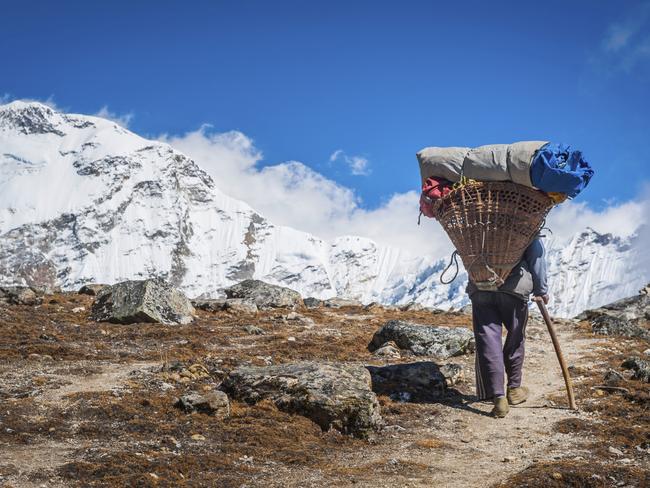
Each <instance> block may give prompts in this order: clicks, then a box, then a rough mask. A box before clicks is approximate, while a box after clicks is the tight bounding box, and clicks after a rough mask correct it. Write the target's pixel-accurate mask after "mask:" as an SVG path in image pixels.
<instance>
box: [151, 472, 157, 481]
mask: <svg viewBox="0 0 650 488" xmlns="http://www.w3.org/2000/svg"><path fill="white" fill-rule="evenodd" d="M149 476H151V477H152V478H153V479H155V480H157V479H158V478H159V476H158V475H157V474H156V473H149Z"/></svg>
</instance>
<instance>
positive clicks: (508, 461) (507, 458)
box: [502, 456, 516, 463]
mask: <svg viewBox="0 0 650 488" xmlns="http://www.w3.org/2000/svg"><path fill="white" fill-rule="evenodd" d="M515 461H516V459H515V458H514V457H513V456H506V457H504V458H503V460H502V462H504V463H514V462H515Z"/></svg>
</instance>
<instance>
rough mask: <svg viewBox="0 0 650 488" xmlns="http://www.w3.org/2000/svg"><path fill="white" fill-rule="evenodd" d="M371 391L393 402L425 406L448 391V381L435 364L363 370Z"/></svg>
mask: <svg viewBox="0 0 650 488" xmlns="http://www.w3.org/2000/svg"><path fill="white" fill-rule="evenodd" d="M366 368H368V371H370V376H371V378H372V391H374V392H375V393H377V394H378V395H388V396H390V397H391V398H392V399H393V400H398V401H413V402H425V401H432V400H436V399H439V398H440V397H442V396H444V394H445V392H446V391H447V380H446V378H445V376H444V375H443V374H442V372H441V371H440V368H439V367H438V365H437V364H436V363H433V362H431V361H421V362H417V363H407V364H391V365H389V366H366Z"/></svg>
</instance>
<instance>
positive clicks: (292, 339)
mask: <svg viewBox="0 0 650 488" xmlns="http://www.w3.org/2000/svg"><path fill="white" fill-rule="evenodd" d="M287 340H288V341H289V342H296V338H295V337H293V336H289V337H287Z"/></svg>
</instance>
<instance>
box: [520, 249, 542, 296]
mask: <svg viewBox="0 0 650 488" xmlns="http://www.w3.org/2000/svg"><path fill="white" fill-rule="evenodd" d="M524 259H525V260H526V262H527V263H528V269H529V270H530V274H531V275H532V277H533V295H535V296H542V295H546V294H547V293H548V283H547V276H546V250H545V249H544V244H543V243H542V240H541V239H540V238H539V237H536V238H535V240H533V242H531V243H530V246H528V248H527V249H526V252H525V253H524Z"/></svg>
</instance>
